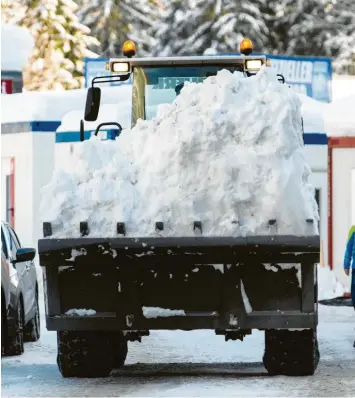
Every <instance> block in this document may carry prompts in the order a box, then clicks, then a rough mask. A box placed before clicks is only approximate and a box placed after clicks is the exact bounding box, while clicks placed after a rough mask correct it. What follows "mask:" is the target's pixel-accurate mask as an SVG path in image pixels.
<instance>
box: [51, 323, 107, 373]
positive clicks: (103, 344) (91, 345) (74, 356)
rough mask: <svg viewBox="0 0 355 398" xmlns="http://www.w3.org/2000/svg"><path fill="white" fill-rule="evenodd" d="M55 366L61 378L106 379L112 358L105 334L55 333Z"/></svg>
mask: <svg viewBox="0 0 355 398" xmlns="http://www.w3.org/2000/svg"><path fill="white" fill-rule="evenodd" d="M57 338H58V355H57V364H58V368H59V371H60V373H61V374H62V376H63V377H82V378H83V377H87V378H96V377H107V376H109V374H110V372H111V370H112V365H113V356H112V349H111V345H110V335H109V334H108V333H107V332H86V331H85V332H83V331H78V332H76V331H60V332H57Z"/></svg>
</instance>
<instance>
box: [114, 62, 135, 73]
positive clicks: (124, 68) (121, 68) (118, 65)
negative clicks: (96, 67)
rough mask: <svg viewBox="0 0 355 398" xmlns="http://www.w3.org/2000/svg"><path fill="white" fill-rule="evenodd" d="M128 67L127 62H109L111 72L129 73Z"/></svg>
mask: <svg viewBox="0 0 355 398" xmlns="http://www.w3.org/2000/svg"><path fill="white" fill-rule="evenodd" d="M130 69H131V68H130V64H129V62H113V63H112V64H111V72H118V73H129V72H130Z"/></svg>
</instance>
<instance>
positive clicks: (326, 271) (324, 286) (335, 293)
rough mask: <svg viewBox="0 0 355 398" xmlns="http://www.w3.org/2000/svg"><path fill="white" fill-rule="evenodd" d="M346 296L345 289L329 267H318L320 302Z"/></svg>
mask: <svg viewBox="0 0 355 398" xmlns="http://www.w3.org/2000/svg"><path fill="white" fill-rule="evenodd" d="M343 295H344V288H343V286H342V285H341V284H340V283H339V281H338V280H337V278H336V276H335V273H334V272H333V271H332V270H331V269H330V268H329V267H321V266H320V265H318V300H327V299H332V298H335V297H341V296H343Z"/></svg>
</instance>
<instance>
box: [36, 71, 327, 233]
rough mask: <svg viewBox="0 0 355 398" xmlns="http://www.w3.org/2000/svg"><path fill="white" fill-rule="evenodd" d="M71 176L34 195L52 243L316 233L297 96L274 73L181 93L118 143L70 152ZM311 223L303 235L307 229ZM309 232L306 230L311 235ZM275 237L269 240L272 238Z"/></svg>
mask: <svg viewBox="0 0 355 398" xmlns="http://www.w3.org/2000/svg"><path fill="white" fill-rule="evenodd" d="M70 162H71V164H72V167H71V170H72V172H66V171H64V170H62V169H56V170H55V172H54V175H53V178H52V181H51V182H50V184H49V185H48V186H46V187H45V188H44V189H43V191H42V203H41V211H40V213H41V215H42V220H43V221H50V222H52V227H53V228H52V229H53V237H74V236H78V235H79V222H80V221H84V220H87V221H88V222H89V226H90V235H91V236H95V235H96V236H115V234H116V223H117V222H118V221H120V222H125V223H126V231H127V235H129V236H139V235H140V236H152V235H153V236H154V235H156V234H157V232H156V231H155V229H154V223H155V222H156V221H163V222H164V223H165V228H164V231H163V232H159V234H164V235H170V236H173V235H175V236H176V235H179V236H184V235H185V236H190V235H193V228H192V223H193V221H194V220H200V221H202V225H203V234H204V235H219V236H238V235H242V236H245V235H247V234H250V235H252V234H268V233H270V232H269V227H268V220H270V219H277V232H278V233H280V234H296V235H304V234H307V233H315V232H318V231H317V230H316V229H317V220H318V218H319V216H318V211H317V205H316V202H315V199H314V189H313V187H311V186H310V184H309V182H308V179H309V175H310V168H309V166H308V165H307V164H306V160H305V154H304V146H303V142H302V134H301V113H300V101H299V98H298V96H297V94H296V93H295V92H294V91H293V90H291V89H289V87H287V86H286V85H282V84H280V83H279V82H278V81H277V77H276V74H275V72H274V71H273V70H270V69H268V68H264V69H263V70H261V71H260V73H259V74H258V75H256V76H255V77H251V78H247V79H246V78H244V77H243V75H242V74H241V73H234V74H231V73H230V72H228V71H226V70H223V71H221V72H219V73H218V75H217V76H216V77H209V78H207V79H206V80H205V81H204V82H203V83H199V84H197V83H189V84H187V85H186V86H185V87H184V88H183V90H182V91H181V94H180V95H179V96H178V97H177V98H176V99H175V101H174V102H173V104H172V105H163V106H160V107H159V112H158V115H157V117H156V118H155V119H154V120H149V121H142V120H140V121H138V123H137V125H136V126H135V127H134V128H133V129H132V130H124V131H123V132H122V134H121V135H120V136H119V137H118V138H117V140H116V141H101V140H100V139H98V138H97V137H92V138H91V139H90V140H88V141H84V142H83V143H81V144H80V145H78V146H76V147H75V148H74V152H73V155H72V156H71V160H70ZM308 218H310V219H313V220H315V222H314V224H313V225H314V227H312V228H311V229H312V230H311V231H310V230H309V227H307V223H306V219H308ZM313 228H314V230H313ZM273 233H274V232H273Z"/></svg>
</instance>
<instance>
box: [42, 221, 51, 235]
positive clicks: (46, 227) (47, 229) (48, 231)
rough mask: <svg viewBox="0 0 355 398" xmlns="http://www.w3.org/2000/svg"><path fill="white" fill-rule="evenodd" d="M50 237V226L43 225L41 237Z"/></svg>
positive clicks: (49, 224)
mask: <svg viewBox="0 0 355 398" xmlns="http://www.w3.org/2000/svg"><path fill="white" fill-rule="evenodd" d="M48 236H52V224H51V223H50V222H44V223H43V237H44V238H46V237H48Z"/></svg>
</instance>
